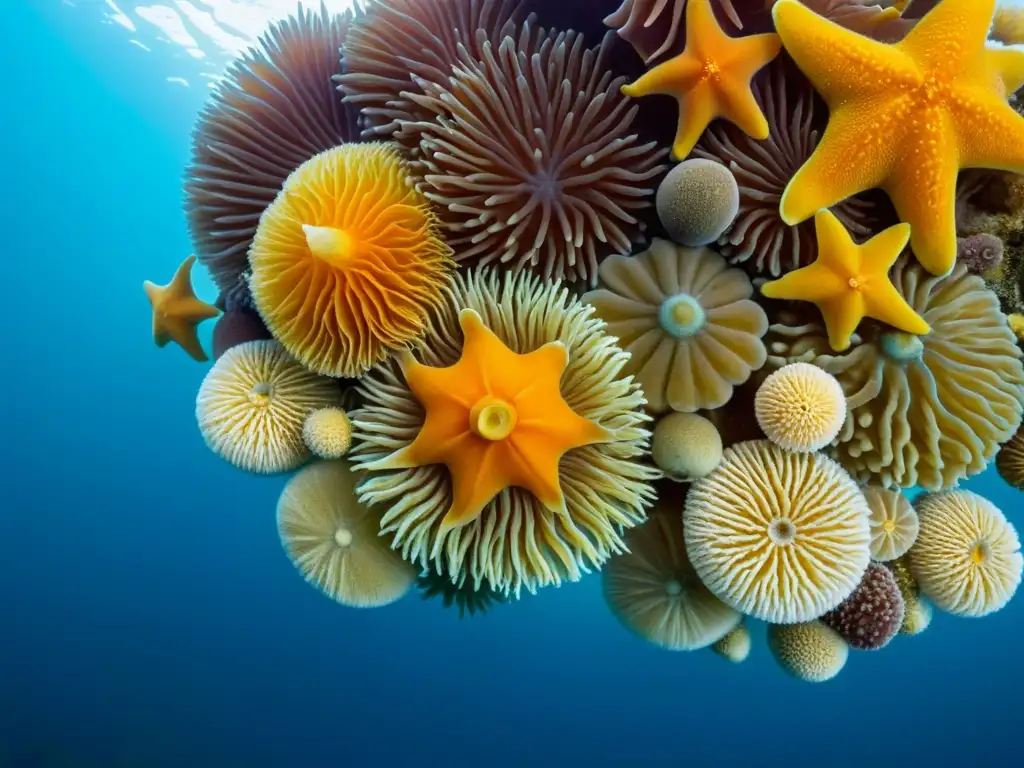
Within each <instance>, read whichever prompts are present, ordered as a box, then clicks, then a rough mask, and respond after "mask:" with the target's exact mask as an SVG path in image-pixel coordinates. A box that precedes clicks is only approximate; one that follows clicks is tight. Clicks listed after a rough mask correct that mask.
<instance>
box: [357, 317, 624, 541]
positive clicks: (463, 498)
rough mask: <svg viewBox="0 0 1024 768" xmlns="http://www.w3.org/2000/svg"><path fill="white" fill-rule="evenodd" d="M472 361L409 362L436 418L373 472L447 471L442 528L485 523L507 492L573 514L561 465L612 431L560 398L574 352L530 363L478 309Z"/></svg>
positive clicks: (552, 349)
mask: <svg viewBox="0 0 1024 768" xmlns="http://www.w3.org/2000/svg"><path fill="white" fill-rule="evenodd" d="M459 325H460V326H461V328H462V333H463V339H464V340H463V348H462V356H461V357H460V359H459V361H458V362H457V363H455V364H454V365H452V366H449V367H447V368H433V367H430V366H427V365H423V364H422V363H418V362H416V361H415V360H414V359H412V357H411V356H410V355H405V356H403V357H402V358H401V359H400V364H401V367H402V372H403V374H404V376H405V379H406V382H407V383H408V385H409V389H410V390H411V391H412V393H413V394H414V395H415V397H416V399H417V400H419V401H420V403H421V404H422V405H423V408H424V410H425V411H426V419H425V421H424V423H423V427H422V429H421V430H420V432H419V434H418V435H417V436H416V439H415V440H414V441H413V442H412V443H411V444H410V445H408V446H407V447H406V448H404V449H402V450H400V451H397V452H396V453H394V454H392V455H391V456H389V457H386V458H384V459H382V460H380V461H377V462H373V463H372V464H371V465H367V468H368V469H372V470H379V469H409V468H412V467H417V466H424V465H428V464H444V465H446V466H447V467H448V470H449V472H450V473H451V477H452V506H451V509H449V510H448V513H447V514H446V515H445V517H444V520H443V521H442V526H443V527H447V528H456V527H458V526H461V525H465V524H466V523H469V522H471V521H473V520H474V519H476V517H477V516H478V515H479V514H480V513H481V511H482V510H483V508H484V507H485V506H486V505H487V504H488V502H490V501H491V499H493V498H494V497H495V496H497V495H498V494H499V493H500V492H501V491H502V490H504V489H505V488H509V487H512V486H518V487H520V488H525V489H526V490H528V491H529V492H530V493H532V494H533V495H534V496H536V498H537V499H538V501H540V502H541V503H542V504H543V505H544V506H546V507H547V508H548V509H550V510H551V511H553V512H560V513H564V512H565V497H564V495H563V493H562V488H561V484H560V483H559V479H558V463H559V460H560V459H561V458H562V455H563V454H564V453H565V452H566V451H569V450H572V449H573V448H579V447H581V446H584V445H591V444H593V443H600V442H610V441H611V440H613V439H614V435H613V434H612V432H611V431H609V430H607V429H605V428H604V427H602V426H600V425H598V424H596V423H594V422H592V421H590V420H589V419H585V418H583V417H582V416H580V415H579V414H577V413H576V412H575V411H573V410H572V408H570V407H569V405H568V404H567V403H566V402H565V399H564V398H563V397H562V394H561V391H560V389H559V383H560V380H561V377H562V371H563V370H564V369H565V365H566V362H567V353H566V349H565V345H563V344H562V343H561V342H551V343H549V344H545V345H544V346H542V347H540V348H539V349H537V350H535V351H533V352H529V353H527V354H522V355H521V354H517V353H515V352H513V351H512V350H510V349H509V348H508V347H506V346H505V345H504V344H503V343H502V341H501V340H500V339H499V338H498V337H497V336H496V335H495V334H494V333H493V332H492V331H491V330H490V329H488V328H487V327H486V326H485V325H484V323H483V320H482V319H481V318H480V315H478V314H477V313H476V312H474V311H473V310H471V309H464V310H463V311H462V312H460V313H459Z"/></svg>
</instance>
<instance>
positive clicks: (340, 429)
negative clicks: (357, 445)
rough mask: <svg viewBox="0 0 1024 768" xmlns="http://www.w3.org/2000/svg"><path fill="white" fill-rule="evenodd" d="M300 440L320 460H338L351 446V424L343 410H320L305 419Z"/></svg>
mask: <svg viewBox="0 0 1024 768" xmlns="http://www.w3.org/2000/svg"><path fill="white" fill-rule="evenodd" d="M302 440H303V442H304V443H305V444H306V447H308V448H309V450H310V451H312V452H313V454H314V455H316V456H319V457H320V458H321V459H340V458H341V457H342V456H344V455H345V454H346V453H348V449H349V448H350V447H351V445H352V422H351V420H350V419H349V417H348V414H347V413H345V409H344V408H320V409H319V410H316V411H313V412H312V413H311V414H309V416H307V417H306V421H305V422H304V423H303V425H302Z"/></svg>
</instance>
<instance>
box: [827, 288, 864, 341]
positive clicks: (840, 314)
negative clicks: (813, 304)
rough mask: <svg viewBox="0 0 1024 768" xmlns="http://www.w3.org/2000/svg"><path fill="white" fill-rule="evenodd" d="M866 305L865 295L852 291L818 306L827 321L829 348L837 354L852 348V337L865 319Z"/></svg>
mask: <svg viewBox="0 0 1024 768" xmlns="http://www.w3.org/2000/svg"><path fill="white" fill-rule="evenodd" d="M864 303H865V302H864V295H863V294H862V293H861V292H860V291H850V292H849V293H847V294H846V295H844V296H842V297H841V298H837V299H833V300H831V301H824V302H821V303H820V304H819V305H818V307H819V309H821V316H822V318H824V320H825V330H826V331H827V332H828V343H829V346H830V347H832V349H834V350H835V351H836V352H843V351H845V350H847V349H849V348H850V337H851V336H853V333H854V331H856V330H857V326H858V325H860V321H861V320H863V319H864V310H865V306H864Z"/></svg>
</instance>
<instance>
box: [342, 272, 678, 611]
mask: <svg viewBox="0 0 1024 768" xmlns="http://www.w3.org/2000/svg"><path fill="white" fill-rule="evenodd" d="M446 294H447V301H446V302H445V304H444V305H443V306H442V307H440V308H438V310H437V311H436V312H434V313H432V314H431V316H430V319H429V322H428V325H427V327H426V329H427V331H428V333H427V335H426V342H425V343H424V344H423V345H422V346H421V347H420V348H419V349H418V350H417V351H416V353H415V355H416V359H417V360H418V361H419V362H421V363H422V364H424V365H428V366H447V365H452V364H453V363H455V362H456V361H457V360H458V359H459V358H460V355H461V352H462V343H463V337H462V333H461V331H460V325H459V316H460V313H461V312H462V310H464V309H471V310H474V311H475V312H476V313H478V314H479V316H480V317H481V318H482V320H483V323H484V325H485V326H486V328H488V329H489V330H490V331H491V332H492V333H493V334H495V335H496V336H497V337H498V339H499V340H500V341H501V342H502V343H503V344H504V345H506V346H508V347H509V348H510V349H511V350H512V351H513V352H517V353H527V352H532V351H534V350H537V349H539V348H540V347H542V346H544V345H545V344H548V343H550V342H555V341H558V342H561V343H562V344H564V345H565V349H566V352H567V364H566V368H565V370H564V373H563V374H562V377H561V384H560V390H561V396H562V398H563V399H564V402H565V403H566V404H567V405H568V407H569V408H571V409H572V410H573V411H575V412H576V413H577V414H578V415H579V416H582V417H583V418H584V419H587V420H590V421H592V422H595V423H598V424H600V425H602V426H604V427H607V428H609V429H612V430H614V433H615V434H614V441H613V442H608V443H602V444H594V445H586V446H583V447H580V448H576V449H572V450H570V451H568V452H567V453H565V454H564V455H563V456H562V458H561V462H560V464H559V485H560V488H561V491H562V492H563V494H564V499H565V503H566V507H565V511H564V512H562V513H557V514H556V513H554V512H552V511H551V510H550V509H549V508H548V507H546V506H545V505H544V504H542V503H541V502H540V501H539V500H538V499H537V498H535V497H534V496H533V495H532V494H531V493H529V492H528V491H526V490H524V489H522V488H518V487H511V488H506V489H504V490H502V491H501V492H500V493H499V494H498V495H497V496H496V497H494V498H493V499H492V500H491V501H490V502H489V503H487V504H486V505H484V507H483V510H482V512H481V513H480V514H479V515H478V516H477V517H476V518H475V519H474V520H472V521H470V522H467V523H466V524H464V525H460V526H458V527H451V526H444V525H442V521H443V519H444V518H445V516H446V514H447V512H448V510H449V509H450V508H451V506H452V500H453V497H452V489H451V483H450V479H449V477H450V476H449V471H448V470H447V469H446V467H445V466H443V465H438V464H434V465H430V466H422V467H416V468H410V469H399V470H397V471H390V470H389V471H374V470H370V469H365V468H363V467H366V466H368V465H370V466H372V464H371V463H372V462H379V461H383V460H385V459H387V458H389V457H391V456H393V455H394V454H395V453H396V452H398V451H400V450H403V449H404V448H406V447H408V446H409V445H411V444H412V443H413V442H414V440H415V439H416V437H417V436H418V434H419V433H420V431H421V429H422V427H423V425H424V420H425V412H424V409H423V407H422V406H421V405H420V403H419V402H418V401H417V399H416V397H415V396H414V395H413V393H412V391H411V390H410V388H409V385H408V383H407V381H406V380H405V377H404V376H403V374H402V371H401V369H400V368H399V366H398V365H397V364H396V363H394V362H389V363H385V364H382V365H380V366H378V367H377V368H376V369H375V370H373V371H371V372H370V373H369V374H368V375H367V376H366V377H365V378H364V379H363V380H362V381H361V382H360V384H359V391H360V394H361V395H362V396H363V398H364V400H365V406H364V407H363V408H361V409H359V410H358V411H355V412H352V413H350V416H351V418H352V422H353V425H354V426H355V430H356V439H357V444H356V447H355V448H354V449H353V452H352V454H350V455H351V456H352V457H353V459H354V460H355V461H356V462H357V463H358V464H357V470H360V471H362V472H364V473H365V477H364V480H363V482H362V483H361V484H360V489H359V493H360V498H362V499H363V500H364V501H367V502H373V503H380V504H381V505H382V506H383V507H384V508H386V509H387V510H388V511H387V513H386V514H385V516H384V520H383V522H382V529H383V530H384V531H385V532H388V533H394V534H395V546H397V547H401V549H402V552H403V554H404V556H405V557H406V559H408V560H410V561H412V562H415V563H417V564H418V565H420V566H421V567H422V568H428V567H431V563H433V564H434V567H436V568H439V569H441V570H445V571H446V572H448V573H450V574H451V575H452V578H453V580H455V581H456V582H457V583H460V584H461V583H462V580H463V579H466V578H468V579H470V580H471V581H472V584H473V587H474V589H479V588H480V585H481V584H482V583H484V582H486V584H487V586H488V587H489V588H491V589H494V590H497V591H499V592H501V593H503V594H506V593H509V592H514V593H515V594H516V595H517V596H518V595H519V593H520V591H521V589H523V588H525V589H527V590H528V591H530V592H533V591H536V589H538V588H539V587H543V586H545V585H548V584H560V583H561V582H562V581H563V580H566V579H568V580H571V581H575V580H577V579H579V578H580V576H581V574H582V573H583V572H587V571H589V570H590V569H591V568H596V567H600V566H601V565H602V564H603V563H604V562H605V561H606V560H607V559H608V557H609V555H610V554H611V553H612V552H617V551H621V549H622V547H623V543H622V538H621V535H620V526H624V527H627V528H628V527H632V526H634V525H637V524H638V523H640V522H641V521H642V520H643V519H644V509H645V507H646V506H647V505H648V504H649V503H650V501H651V499H652V497H653V488H652V486H651V485H650V481H651V480H653V479H654V478H655V477H656V476H657V474H658V473H657V472H656V470H654V469H652V468H649V467H645V466H644V465H643V464H642V463H641V459H642V457H643V455H644V453H645V452H646V447H647V441H648V440H649V438H650V432H649V431H648V430H647V429H646V428H645V423H646V422H647V421H648V420H649V419H648V417H646V416H644V415H643V413H642V407H643V403H644V400H643V394H642V392H641V391H640V388H639V386H638V385H637V384H636V383H635V382H634V381H633V380H632V379H631V377H629V376H628V375H626V373H625V371H624V370H623V369H624V367H625V364H626V362H627V360H628V356H627V355H626V354H625V353H624V352H623V351H622V350H620V349H619V348H618V347H617V346H616V345H615V340H614V339H613V338H611V337H610V336H608V335H607V333H606V332H605V330H604V324H603V323H602V322H601V321H600V320H598V319H596V318H594V317H592V311H591V310H590V308H589V307H586V306H584V305H582V304H581V303H580V302H579V300H578V299H574V298H571V297H570V296H569V294H568V291H567V290H566V289H565V288H563V287H560V286H558V285H553V284H551V283H548V282H546V281H543V280H541V279H540V278H539V277H537V276H535V275H532V274H531V273H528V272H523V273H519V274H518V275H514V274H511V273H505V274H504V275H501V274H500V273H498V272H496V271H494V270H489V269H484V270H480V271H476V270H473V271H470V272H459V273H458V274H457V276H456V279H455V281H454V283H453V285H452V286H451V287H450V288H449V289H447V290H446ZM361 468H363V469H361Z"/></svg>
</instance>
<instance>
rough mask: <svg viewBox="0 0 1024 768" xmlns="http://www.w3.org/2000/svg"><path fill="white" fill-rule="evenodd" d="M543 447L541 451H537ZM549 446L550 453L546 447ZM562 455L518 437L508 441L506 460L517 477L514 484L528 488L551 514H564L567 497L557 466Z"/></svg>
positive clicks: (520, 436) (518, 435)
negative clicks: (563, 490)
mask: <svg viewBox="0 0 1024 768" xmlns="http://www.w3.org/2000/svg"><path fill="white" fill-rule="evenodd" d="M538 447H540V448H541V449H540V450H537V448H538ZM545 447H547V450H544V448H545ZM561 458H562V453H561V452H557V451H554V450H551V448H550V446H543V445H542V446H538V445H537V444H536V442H535V441H534V440H530V439H524V437H523V435H521V434H518V433H517V434H516V436H515V437H513V438H512V439H511V440H510V441H509V442H508V453H507V456H506V460H507V461H508V466H509V475H510V476H511V477H512V478H514V479H513V481H512V485H516V486H519V487H520V488H525V489H526V490H528V491H529V492H530V493H532V494H533V495H534V497H535V498H536V499H537V501H539V502H540V503H541V504H543V505H544V506H545V507H546V508H547V509H549V510H551V511H552V512H555V513H556V514H558V513H564V512H565V511H566V509H565V495H564V494H563V493H562V481H561V478H560V476H559V474H558V463H559V461H560V460H561Z"/></svg>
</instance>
